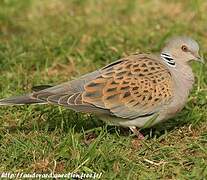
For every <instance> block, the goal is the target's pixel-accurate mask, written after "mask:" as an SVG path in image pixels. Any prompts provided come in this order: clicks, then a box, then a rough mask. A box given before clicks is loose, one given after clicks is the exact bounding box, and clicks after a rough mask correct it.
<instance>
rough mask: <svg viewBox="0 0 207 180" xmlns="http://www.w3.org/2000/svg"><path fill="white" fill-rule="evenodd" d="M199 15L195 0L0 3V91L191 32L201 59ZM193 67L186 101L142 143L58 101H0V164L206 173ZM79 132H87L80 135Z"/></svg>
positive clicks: (205, 40) (200, 71)
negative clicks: (4, 103)
mask: <svg viewBox="0 0 207 180" xmlns="http://www.w3.org/2000/svg"><path fill="white" fill-rule="evenodd" d="M206 12H207V1H204V0H183V1H180V0H128V1H127V0H44V1H42V0H21V1H20V0H1V1H0V74H1V76H0V96H1V97H8V96H11V95H17V94H22V93H25V92H29V91H30V89H31V87H32V86H34V85H40V84H50V85H55V84H59V83H61V82H64V81H67V80H71V79H74V78H76V77H79V76H81V75H82V74H84V73H87V72H90V71H93V70H95V69H97V68H100V67H102V66H104V65H106V64H108V63H110V62H112V61H114V60H117V59H118V58H120V57H124V56H126V55H129V54H131V53H134V52H146V53H147V52H154V53H159V51H160V49H161V48H162V46H163V44H164V42H165V40H166V39H167V38H168V37H171V36H173V35H187V36H190V37H193V38H194V39H196V40H197V41H198V42H199V44H200V46H201V52H202V54H203V55H204V56H206V55H207V51H206V49H207V24H206V22H207V13H206ZM193 69H194V71H195V72H196V74H195V76H196V86H195V88H194V90H193V92H192V94H191V97H190V98H189V102H188V104H187V105H186V108H185V109H184V111H182V113H180V114H179V115H178V117H177V118H175V119H174V120H173V121H170V123H168V124H167V125H166V126H163V127H160V128H158V129H155V130H148V131H146V134H147V135H148V136H149V137H150V139H149V140H147V141H146V142H145V143H143V144H142V143H140V142H137V141H134V139H133V137H132V136H129V134H127V135H123V134H122V133H121V134H119V133H120V131H119V128H111V129H112V130H111V129H110V128H109V129H108V128H107V127H105V125H104V124H102V123H101V122H99V121H98V122H97V119H96V118H95V117H91V116H88V115H82V114H76V113H74V112H72V111H68V110H64V109H62V108H57V107H52V106H49V107H48V106H47V107H46V106H41V107H39V106H30V107H28V106H24V107H12V108H11V107H10V108H8V107H2V108H1V109H0V123H1V128H0V130H1V131H0V141H1V144H0V159H1V160H0V163H1V167H0V171H10V170H12V171H14V172H19V171H22V170H23V171H25V172H51V171H52V172H71V171H72V172H102V173H103V178H104V179H107V178H108V177H110V178H111V179H113V178H118V179H122V178H123V179H127V178H128V179H137V178H141V179H145V178H148V177H155V178H163V179H171V178H172V179H173V178H178V179H179V178H181V179H182V178H183V177H189V178H198V177H204V176H205V175H206V176H207V169H206V168H205V167H206V166H207V154H206V152H207V149H206V146H205V145H206V142H207V136H206V135H207V129H206V118H207V114H206V108H207V106H206V99H207V93H206V88H207V86H206V83H207V74H206V72H207V71H206V70H207V67H206V65H205V66H202V67H201V66H200V65H199V64H193ZM180 122H182V123H180ZM168 126H169V127H170V128H169V129H170V130H169V131H170V132H167V131H166V130H165V127H168ZM189 126H191V127H193V130H192V129H191V131H189V130H188V129H189ZM97 127H101V130H100V129H98V130H97V129H96V128H97ZM172 127H173V128H172ZM176 127H177V129H176ZM166 129H168V128H166ZM84 130H86V131H94V132H95V134H96V135H95V136H94V135H93V136H91V137H90V136H89V140H88V139H87V138H88V136H85V135H86V134H87V133H85V131H84ZM161 135H162V136H161ZM186 136H187V137H189V138H187V137H186ZM182 138H183V139H182ZM91 139H92V140H91ZM85 140H87V143H88V142H89V143H88V144H87V143H85ZM118 149H119V150H118ZM158 149H159V151H157V150H158ZM146 159H150V161H146ZM150 162H155V164H153V163H150ZM156 163H158V164H156ZM159 163H160V164H159ZM110 178H109V179H110Z"/></svg>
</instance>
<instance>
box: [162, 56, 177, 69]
mask: <svg viewBox="0 0 207 180" xmlns="http://www.w3.org/2000/svg"><path fill="white" fill-rule="evenodd" d="M160 56H161V58H162V59H163V60H164V61H165V63H167V64H168V65H169V66H171V67H175V66H176V64H175V60H174V59H173V58H172V56H171V55H170V54H168V53H161V55H160Z"/></svg>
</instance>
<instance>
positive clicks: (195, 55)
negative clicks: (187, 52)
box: [192, 53, 204, 64]
mask: <svg viewBox="0 0 207 180" xmlns="http://www.w3.org/2000/svg"><path fill="white" fill-rule="evenodd" d="M192 54H193V56H194V57H195V60H196V61H199V62H201V63H203V64H204V58H203V57H201V56H200V55H199V54H198V53H196V54H195V53H192Z"/></svg>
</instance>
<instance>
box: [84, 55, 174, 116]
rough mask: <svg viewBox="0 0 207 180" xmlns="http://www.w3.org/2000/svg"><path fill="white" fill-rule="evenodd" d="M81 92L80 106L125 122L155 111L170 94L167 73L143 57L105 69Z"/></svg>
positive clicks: (169, 76) (160, 66) (151, 60)
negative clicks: (102, 109) (102, 110)
mask: <svg viewBox="0 0 207 180" xmlns="http://www.w3.org/2000/svg"><path fill="white" fill-rule="evenodd" d="M84 89H85V91H84V92H83V94H82V100H83V102H85V103H89V104H93V105H95V106H97V107H100V108H104V109H108V110H110V112H111V113H112V114H113V115H116V116H118V117H122V118H129V119H133V118H136V117H138V116H143V115H146V114H151V113H154V112H156V111H158V110H159V109H160V107H161V106H162V105H163V104H167V103H169V102H170V100H171V98H172V94H173V93H172V79H171V75H170V73H169V71H168V70H167V69H166V68H165V66H164V65H163V64H161V63H160V62H158V61H156V60H154V59H152V58H149V57H148V56H147V55H138V56H130V57H129V59H125V60H123V61H119V62H118V63H116V62H115V63H114V64H112V65H109V66H106V67H105V68H103V69H102V70H101V74H100V75H99V76H98V77H97V78H95V79H94V80H92V81H90V82H88V83H87V84H86V85H85V86H84Z"/></svg>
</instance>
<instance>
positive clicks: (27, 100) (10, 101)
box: [0, 94, 45, 106]
mask: <svg viewBox="0 0 207 180" xmlns="http://www.w3.org/2000/svg"><path fill="white" fill-rule="evenodd" d="M44 103H45V102H44V101H42V100H39V99H35V98H33V97H31V95H30V94H28V95H23V96H16V97H10V98H5V99H1V100H0V106H6V105H24V104H44Z"/></svg>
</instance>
